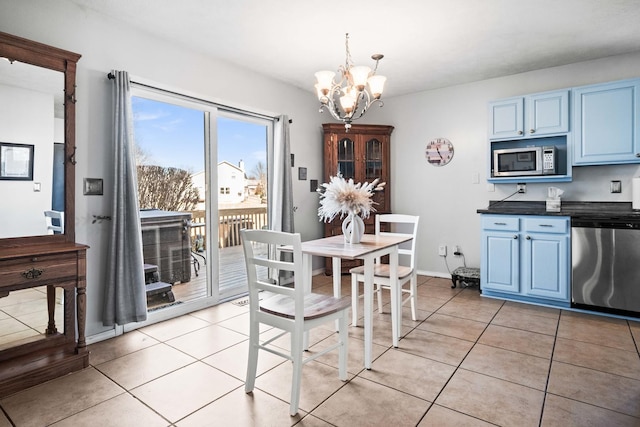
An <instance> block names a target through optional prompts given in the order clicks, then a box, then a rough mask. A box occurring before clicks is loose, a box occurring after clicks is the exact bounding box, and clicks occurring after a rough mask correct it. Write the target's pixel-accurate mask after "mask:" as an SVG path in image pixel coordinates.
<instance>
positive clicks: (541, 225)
mask: <svg viewBox="0 0 640 427" xmlns="http://www.w3.org/2000/svg"><path fill="white" fill-rule="evenodd" d="M540 227H552V228H553V225H551V224H540Z"/></svg>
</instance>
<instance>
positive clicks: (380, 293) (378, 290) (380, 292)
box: [375, 283, 382, 313]
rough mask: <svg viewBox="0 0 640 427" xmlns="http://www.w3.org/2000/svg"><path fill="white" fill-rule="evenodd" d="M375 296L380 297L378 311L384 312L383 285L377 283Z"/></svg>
mask: <svg viewBox="0 0 640 427" xmlns="http://www.w3.org/2000/svg"><path fill="white" fill-rule="evenodd" d="M375 286H376V289H375V292H376V293H375V297H376V298H377V299H378V313H382V286H381V285H380V284H377V283H376V285H375Z"/></svg>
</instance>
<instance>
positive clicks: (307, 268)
mask: <svg viewBox="0 0 640 427" xmlns="http://www.w3.org/2000/svg"><path fill="white" fill-rule="evenodd" d="M312 261H313V256H312V255H311V254H305V253H303V254H302V274H303V275H304V277H305V279H306V280H305V290H304V291H305V293H307V294H310V293H311V289H312V285H311V281H312V280H313V268H312ZM302 349H303V350H304V351H307V350H309V331H307V332H305V333H304V334H303V335H302Z"/></svg>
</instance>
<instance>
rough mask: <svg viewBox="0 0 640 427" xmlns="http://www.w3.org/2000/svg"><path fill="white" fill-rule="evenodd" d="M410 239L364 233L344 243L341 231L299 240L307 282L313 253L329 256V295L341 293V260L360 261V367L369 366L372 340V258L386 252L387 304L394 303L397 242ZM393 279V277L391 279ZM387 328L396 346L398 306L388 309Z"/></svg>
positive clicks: (397, 290)
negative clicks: (336, 233) (332, 234)
mask: <svg viewBox="0 0 640 427" xmlns="http://www.w3.org/2000/svg"><path fill="white" fill-rule="evenodd" d="M409 240H411V236H408V237H407V236H377V235H375V234H364V235H363V236H362V240H361V241H360V243H351V244H350V243H345V239H344V236H343V235H337V236H331V237H325V238H322V239H316V240H307V241H305V242H302V253H303V257H304V259H303V268H304V274H305V275H306V277H308V278H309V281H308V283H311V276H312V258H313V256H321V257H330V258H331V259H332V268H333V295H334V297H336V298H341V297H342V286H341V260H342V259H348V260H353V259H362V260H363V261H364V367H365V368H366V369H371V349H372V343H373V291H374V284H373V267H374V261H375V259H376V258H378V257H381V256H384V255H389V269H390V276H391V306H392V307H398V301H400V298H401V289H400V287H399V286H398V273H397V270H398V246H399V245H400V244H402V243H404V242H407V241H409ZM394 279H395V280H394ZM394 311H396V313H395V315H394V316H391V328H392V331H393V339H392V341H393V346H394V347H398V340H399V337H400V328H401V324H402V322H401V320H402V310H392V311H391V312H392V313H394Z"/></svg>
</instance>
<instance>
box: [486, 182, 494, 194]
mask: <svg viewBox="0 0 640 427" xmlns="http://www.w3.org/2000/svg"><path fill="white" fill-rule="evenodd" d="M487 191H488V192H489V193H493V192H494V191H496V185H495V184H487Z"/></svg>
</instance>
